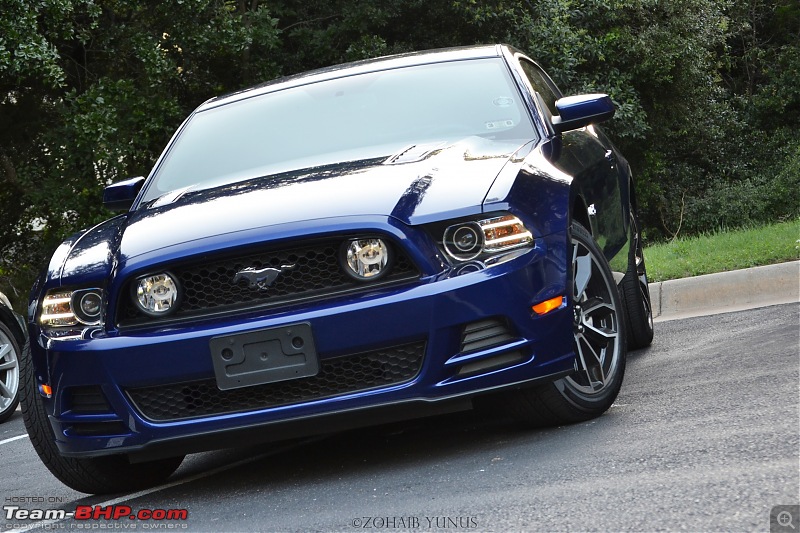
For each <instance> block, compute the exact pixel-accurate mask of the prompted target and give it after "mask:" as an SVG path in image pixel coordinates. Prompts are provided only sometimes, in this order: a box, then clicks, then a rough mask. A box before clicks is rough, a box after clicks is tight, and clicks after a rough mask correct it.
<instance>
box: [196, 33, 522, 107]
mask: <svg viewBox="0 0 800 533" xmlns="http://www.w3.org/2000/svg"><path fill="white" fill-rule="evenodd" d="M504 48H505V49H511V47H509V46H507V45H499V44H493V45H480V46H462V47H457V48H441V49H437V50H424V51H420V52H408V53H405V54H397V55H391V56H385V57H379V58H375V59H366V60H362V61H354V62H351V63H343V64H341V65H333V66H330V67H325V68H321V69H317V70H311V71H308V72H302V73H299V74H295V75H293V76H287V77H282V78H277V79H274V80H271V81H268V82H265V83H262V84H260V85H256V86H254V87H250V88H247V89H243V90H241V91H237V92H234V93H230V94H226V95H223V96H218V97H215V98H211V99H210V100H208V101H206V102H205V103H203V104H202V105H201V106H200V107H198V108H197V109H196V112H199V111H204V110H206V109H210V108H214V107H218V106H221V105H225V104H230V103H232V102H237V101H239V100H244V99H246V98H252V97H253V96H259V95H262V94H266V93H270V92H274V91H280V90H283V89H288V88H291V87H298V86H300V85H307V84H310V83H317V82H320V81H326V80H330V79H336V78H343V77H346V76H355V75H358V74H365V73H368V72H377V71H381V70H392V69H397V68H403V67H409V66H415V65H426V64H431V63H442V62H446V61H463V60H467V59H482V58H490V57H502V55H503V49H504ZM511 50H512V51H513V49H511Z"/></svg>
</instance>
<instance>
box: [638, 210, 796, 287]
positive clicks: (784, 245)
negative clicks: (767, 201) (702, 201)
mask: <svg viewBox="0 0 800 533" xmlns="http://www.w3.org/2000/svg"><path fill="white" fill-rule="evenodd" d="M644 257H645V260H646V262H647V277H648V278H649V279H650V281H666V280H668V279H678V278H686V277H690V276H699V275H701V274H713V273H715V272H725V271H728V270H737V269H740V268H750V267H754V266H760V265H771V264H773V263H783V262H785V261H794V260H797V259H800V218H798V219H797V220H793V221H791V222H782V223H779V224H773V225H769V226H762V227H757V228H751V229H743V230H734V231H725V232H722V231H720V232H714V233H709V234H706V235H702V236H700V237H692V238H686V239H681V238H679V239H676V240H674V241H671V242H667V243H661V244H654V245H652V246H648V247H646V248H645V250H644Z"/></svg>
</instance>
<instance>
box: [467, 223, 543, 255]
mask: <svg viewBox="0 0 800 533" xmlns="http://www.w3.org/2000/svg"><path fill="white" fill-rule="evenodd" d="M478 224H480V225H481V229H483V235H484V239H485V241H484V245H483V250H484V251H485V252H489V253H494V252H504V251H506V250H511V249H512V248H518V247H520V246H527V245H528V244H530V243H531V242H533V235H531V232H530V231H528V230H527V229H526V228H525V225H524V224H523V223H522V221H521V220H520V219H518V218H517V217H515V216H514V215H504V216H501V217H494V218H489V219H486V220H481V221H480V222H478Z"/></svg>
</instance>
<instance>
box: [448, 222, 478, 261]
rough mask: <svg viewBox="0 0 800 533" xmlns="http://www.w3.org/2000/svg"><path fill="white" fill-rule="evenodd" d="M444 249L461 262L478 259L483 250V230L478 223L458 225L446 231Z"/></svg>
mask: <svg viewBox="0 0 800 533" xmlns="http://www.w3.org/2000/svg"><path fill="white" fill-rule="evenodd" d="M442 243H443V244H444V249H445V250H447V252H448V253H449V254H450V255H451V256H452V257H454V258H456V259H458V260H460V261H469V260H470V259H475V258H476V257H478V256H479V255H480V253H481V251H482V250H483V230H482V229H481V227H480V225H479V224H478V223H476V222H467V223H465V224H456V225H454V226H450V227H449V228H447V229H446V230H444V240H443V241H442Z"/></svg>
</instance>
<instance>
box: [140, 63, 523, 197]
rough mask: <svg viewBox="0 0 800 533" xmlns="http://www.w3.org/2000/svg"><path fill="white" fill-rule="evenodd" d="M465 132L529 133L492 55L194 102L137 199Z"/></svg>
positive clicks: (387, 151)
mask: <svg viewBox="0 0 800 533" xmlns="http://www.w3.org/2000/svg"><path fill="white" fill-rule="evenodd" d="M470 136H481V137H483V138H485V139H490V140H491V139H498V140H499V139H505V140H510V139H531V138H533V137H534V136H535V133H534V129H533V125H532V124H531V122H530V118H529V117H528V115H527V114H526V111H525V108H524V106H523V105H522V102H520V96H519V92H518V91H517V89H516V87H515V85H514V83H513V81H512V80H511V77H510V75H509V72H508V70H507V68H506V66H505V63H504V62H503V61H502V60H501V59H500V58H490V59H473V60H463V61H453V62H446V63H435V64H428V65H419V66H412V67H404V68H399V69H393V70H384V71H379V72H371V73H366V74H360V75H355V76H347V77H342V78H337V79H332V80H327V81H322V82H317V83H311V84H307V85H302V86H299V87H293V88H289V89H284V90H279V91H275V92H271V93H267V94H262V95H259V96H255V97H252V98H246V99H243V100H240V101H237V102H234V103H230V104H224V105H220V106H218V107H214V108H210V109H207V110H204V111H200V112H198V113H196V114H195V115H194V116H193V117H192V118H191V119H190V120H189V122H188V123H187V124H186V126H185V127H184V129H183V131H182V132H181V133H180V135H179V136H178V138H177V139H176V141H175V142H174V143H173V144H172V146H171V147H170V149H169V151H168V153H167V154H166V156H165V157H164V159H163V160H162V162H161V165H160V166H159V168H158V169H157V173H156V176H155V179H154V181H153V182H152V183H151V184H150V186H149V187H148V190H147V192H146V194H145V197H144V201H148V200H152V199H155V198H157V197H160V196H162V195H164V194H165V193H168V192H170V191H175V190H179V189H184V188H191V189H203V188H208V187H214V186H218V185H224V184H228V183H233V182H237V181H241V180H245V179H249V178H254V177H259V176H268V175H271V174H276V173H279V172H286V171H289V170H295V169H303V168H312V167H317V166H322V165H328V164H332V163H337V162H345V161H355V160H363V159H372V158H378V157H389V156H392V155H394V154H397V153H400V152H402V151H403V150H405V149H407V148H408V147H410V146H412V145H420V144H426V143H435V142H442V141H451V142H452V141H457V140H459V139H463V138H465V137H470Z"/></svg>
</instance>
